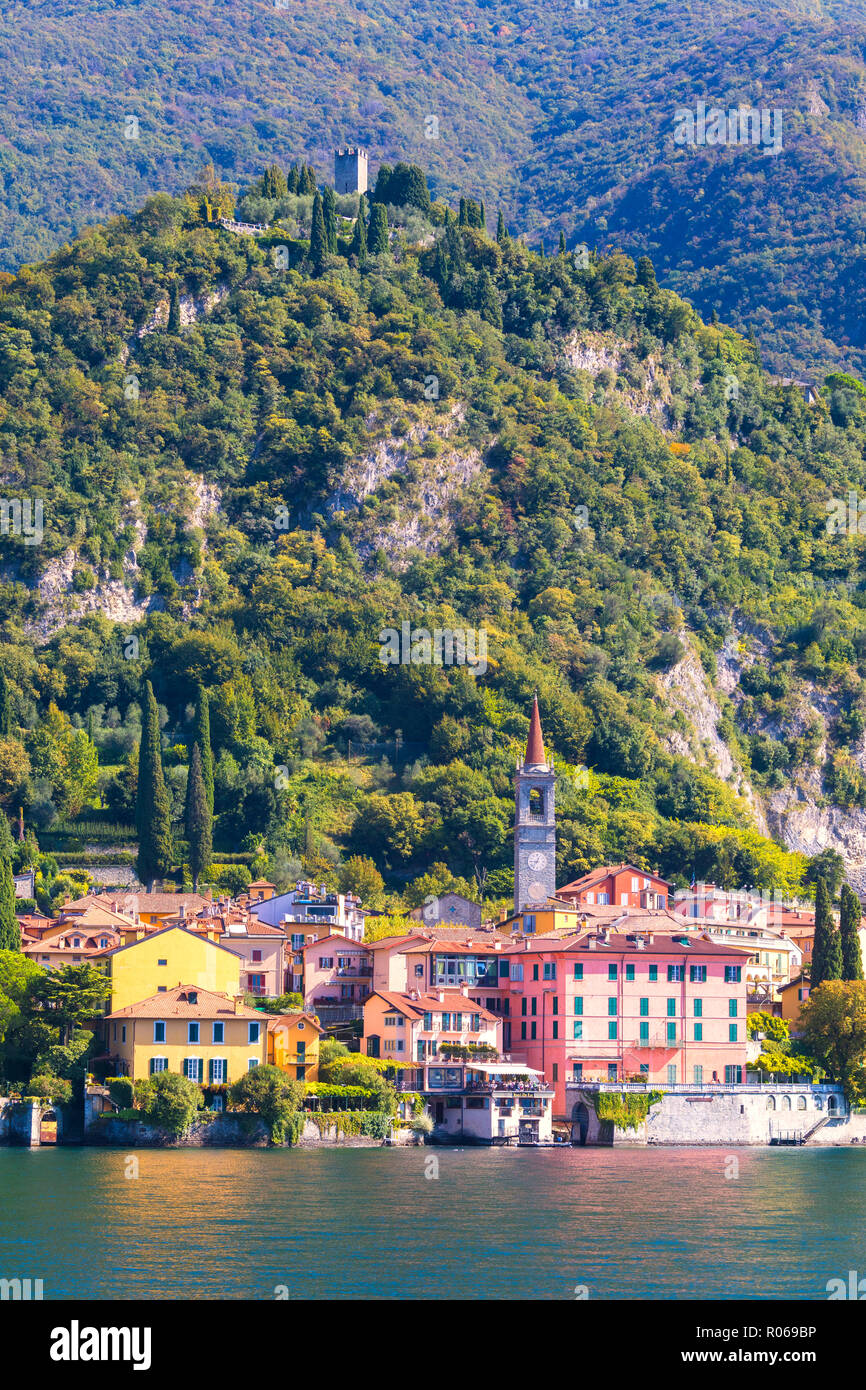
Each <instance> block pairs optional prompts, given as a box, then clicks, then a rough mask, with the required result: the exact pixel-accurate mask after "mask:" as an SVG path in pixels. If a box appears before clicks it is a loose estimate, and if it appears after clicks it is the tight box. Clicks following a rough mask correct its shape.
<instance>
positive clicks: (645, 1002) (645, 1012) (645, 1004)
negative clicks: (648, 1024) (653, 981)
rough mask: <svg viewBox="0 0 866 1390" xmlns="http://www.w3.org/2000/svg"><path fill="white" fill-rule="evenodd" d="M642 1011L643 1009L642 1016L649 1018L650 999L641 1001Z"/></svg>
mask: <svg viewBox="0 0 866 1390" xmlns="http://www.w3.org/2000/svg"><path fill="white" fill-rule="evenodd" d="M640 1011H641V1017H642V1018H649V1000H648V999H642V1000H641V1001H640Z"/></svg>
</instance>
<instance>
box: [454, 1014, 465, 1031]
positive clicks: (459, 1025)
mask: <svg viewBox="0 0 866 1390" xmlns="http://www.w3.org/2000/svg"><path fill="white" fill-rule="evenodd" d="M454 1032H455V1033H462V1032H463V1015H462V1014H455V1015H454Z"/></svg>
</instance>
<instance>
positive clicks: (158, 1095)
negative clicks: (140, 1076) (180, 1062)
mask: <svg viewBox="0 0 866 1390" xmlns="http://www.w3.org/2000/svg"><path fill="white" fill-rule="evenodd" d="M135 1100H136V1103H137V1105H138V1107H139V1109H140V1110H141V1111H142V1112H143V1114H144V1118H145V1119H146V1120H147V1122H148V1123H149V1124H152V1125H154V1126H155V1127H156V1128H157V1129H164V1130H166V1131H167V1133H169V1134H171V1135H179V1134H184V1133H185V1132H186V1131H187V1130H188V1129H189V1127H190V1125H191V1124H192V1122H193V1120H194V1119H195V1114H196V1111H197V1110H198V1109H199V1108H200V1106H201V1104H202V1093H201V1091H200V1090H199V1088H198V1086H196V1084H195V1082H194V1081H190V1080H189V1079H188V1078H187V1077H186V1076H179V1075H178V1073H177V1072H174V1071H161V1072H157V1073H156V1075H155V1076H151V1077H148V1079H147V1080H146V1081H139V1082H137V1083H136V1086H135Z"/></svg>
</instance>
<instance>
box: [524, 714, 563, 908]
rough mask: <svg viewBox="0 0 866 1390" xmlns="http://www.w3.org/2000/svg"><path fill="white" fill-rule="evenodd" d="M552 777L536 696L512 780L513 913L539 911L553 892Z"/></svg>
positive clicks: (553, 777)
mask: <svg viewBox="0 0 866 1390" xmlns="http://www.w3.org/2000/svg"><path fill="white" fill-rule="evenodd" d="M555 786H556V774H555V773H554V771H553V764H552V763H551V762H549V761H548V759H547V755H546V754H545V751H544V735H543V734H542V731H541V714H540V712H539V708H538V692H537V691H536V693H535V695H534V697H533V701H532V713H531V715H530V719H529V737H528V738H527V740H526V755H525V757H524V759H523V762H522V763H518V764H517V771H516V774H515V779H514V787H515V798H514V911H515V912H523V911H524V910H525V909H529V910H530V911H531V910H532V908H533V907H541V906H543V904H544V903H546V902H547V900H548V898H551V897H553V894H554V893H555V892H556V808H555V801H554V795H555Z"/></svg>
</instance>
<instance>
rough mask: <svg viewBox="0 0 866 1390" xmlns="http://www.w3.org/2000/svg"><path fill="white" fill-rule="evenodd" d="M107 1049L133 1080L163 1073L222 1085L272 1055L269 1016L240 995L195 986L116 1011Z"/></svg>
mask: <svg viewBox="0 0 866 1390" xmlns="http://www.w3.org/2000/svg"><path fill="white" fill-rule="evenodd" d="M105 1026H106V1028H107V1038H106V1051H107V1052H108V1053H109V1055H110V1056H111V1057H113V1058H114V1059H115V1061H116V1066H117V1072H118V1075H120V1076H129V1077H131V1079H132V1080H133V1081H141V1080H142V1079H143V1078H144V1077H147V1076H153V1075H155V1074H156V1073H157V1072H161V1071H173V1072H179V1073H180V1075H181V1076H186V1077H188V1078H189V1080H190V1081H197V1082H200V1083H201V1084H203V1085H205V1086H219V1085H226V1084H230V1083H232V1082H234V1081H238V1080H239V1079H240V1078H241V1077H242V1076H243V1075H244V1073H245V1072H248V1071H249V1070H250V1069H251V1068H252V1067H257V1066H261V1065H262V1064H263V1063H264V1062H265V1061H266V1059H267V1049H268V1018H267V1015H266V1014H260V1013H257V1012H256V1010H255V1009H248V1008H247V1007H246V1005H245V1004H243V1003H242V1002H241V1000H240V998H239V997H238V998H235V999H229V998H228V997H227V996H226V995H225V994H215V993H212V992H211V991H210V990H206V989H200V988H196V987H195V986H193V985H189V984H182V985H177V986H176V987H175V988H173V989H169V990H167V991H166V992H165V993H164V994H154V995H152V996H151V997H150V998H148V999H142V1000H139V1001H138V1002H136V1003H133V1004H128V1005H127V1006H126V1007H125V1008H120V1009H115V1010H114V1011H113V1012H112V1013H110V1014H109V1015H108V1017H107V1019H106V1020H105Z"/></svg>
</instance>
